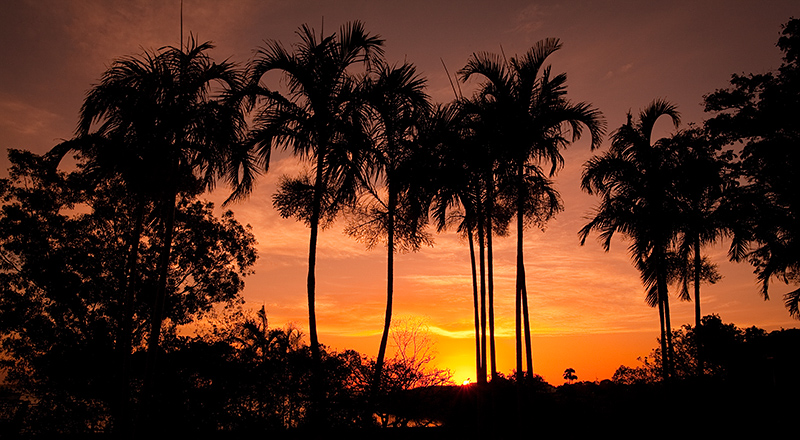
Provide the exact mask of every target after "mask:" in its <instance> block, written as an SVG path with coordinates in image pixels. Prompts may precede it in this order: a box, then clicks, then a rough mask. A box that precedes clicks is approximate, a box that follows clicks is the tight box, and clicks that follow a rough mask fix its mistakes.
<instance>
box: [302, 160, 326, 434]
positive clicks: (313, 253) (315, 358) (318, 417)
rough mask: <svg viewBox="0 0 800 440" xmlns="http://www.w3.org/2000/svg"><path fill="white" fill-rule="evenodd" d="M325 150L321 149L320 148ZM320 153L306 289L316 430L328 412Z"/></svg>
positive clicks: (310, 418)
mask: <svg viewBox="0 0 800 440" xmlns="http://www.w3.org/2000/svg"><path fill="white" fill-rule="evenodd" d="M319 150H322V146H319ZM319 150H318V151H317V170H316V180H315V182H314V198H313V201H312V206H311V218H310V219H309V220H310V221H309V223H310V229H311V233H310V236H309V243H308V277H307V280H306V288H307V293H308V334H309V339H310V344H311V385H310V387H311V391H310V393H311V402H310V405H311V408H310V409H309V411H308V416H307V417H308V423H309V425H310V426H311V427H312V428H313V429H319V428H321V427H322V425H321V424H322V418H323V415H324V414H325V412H324V411H323V409H322V408H321V406H322V405H323V404H324V402H323V397H322V396H323V392H322V386H323V378H322V355H321V353H320V347H319V339H318V337H317V313H316V307H315V304H316V267H317V236H318V234H319V218H320V211H321V209H322V191H323V189H324V182H323V177H324V176H323V173H322V170H323V160H324V152H323V151H319Z"/></svg>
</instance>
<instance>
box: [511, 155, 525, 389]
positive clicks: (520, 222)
mask: <svg viewBox="0 0 800 440" xmlns="http://www.w3.org/2000/svg"><path fill="white" fill-rule="evenodd" d="M522 179H523V164H522V163H519V164H517V185H518V186H517V188H518V192H517V284H516V298H515V302H516V304H515V312H514V324H515V329H514V330H515V337H516V361H517V363H516V367H517V383H518V384H519V385H520V386H522V380H523V378H524V374H523V370H522V292H523V290H525V263H524V260H523V255H522V236H523V235H522V229H523V227H524V226H525V224H524V204H523V200H522V194H521V191H522V186H523V181H522Z"/></svg>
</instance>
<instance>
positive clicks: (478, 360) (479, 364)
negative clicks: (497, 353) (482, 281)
mask: <svg viewBox="0 0 800 440" xmlns="http://www.w3.org/2000/svg"><path fill="white" fill-rule="evenodd" d="M469 221H470V220H468V222H469ZM472 229H473V228H472V224H471V223H467V234H468V238H469V257H470V258H469V260H470V265H471V266H472V309H473V310H474V311H475V368H476V372H475V380H480V377H481V372H483V376H486V373H485V370H486V367H485V366H484V365H483V356H482V355H481V324H480V323H481V319H480V309H479V308H478V307H479V306H478V273H477V272H478V268H477V264H476V263H475V236H474V234H473V233H472Z"/></svg>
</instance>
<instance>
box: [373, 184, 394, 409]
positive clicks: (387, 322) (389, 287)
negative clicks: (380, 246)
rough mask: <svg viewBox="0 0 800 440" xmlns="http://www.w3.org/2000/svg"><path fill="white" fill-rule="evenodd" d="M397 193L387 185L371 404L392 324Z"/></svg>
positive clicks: (377, 385) (375, 394) (377, 384)
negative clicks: (382, 302)
mask: <svg viewBox="0 0 800 440" xmlns="http://www.w3.org/2000/svg"><path fill="white" fill-rule="evenodd" d="M396 203H397V195H396V194H395V192H394V189H393V187H392V185H391V184H390V185H389V205H388V209H387V211H388V212H387V219H386V220H387V225H386V227H387V228H386V229H387V231H386V232H387V246H386V247H387V250H386V315H385V317H384V321H383V335H382V336H381V344H380V348H378V359H377V360H376V361H375V373H374V377H373V378H372V397H373V399H372V402H371V403H372V404H374V402H375V400H374V399H375V398H376V397H377V396H378V393H379V391H380V387H381V376H382V373H383V360H384V357H385V356H386V344H387V342H388V341H389V328H390V327H391V325H392V297H393V295H394V215H395V204H396Z"/></svg>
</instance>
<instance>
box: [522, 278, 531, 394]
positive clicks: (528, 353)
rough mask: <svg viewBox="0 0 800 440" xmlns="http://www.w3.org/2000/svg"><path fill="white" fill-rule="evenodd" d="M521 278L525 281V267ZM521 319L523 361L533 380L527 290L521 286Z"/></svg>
mask: <svg viewBox="0 0 800 440" xmlns="http://www.w3.org/2000/svg"><path fill="white" fill-rule="evenodd" d="M522 278H523V280H524V279H525V267H524V266H523V267H522ZM522 317H523V321H524V322H523V324H524V326H525V327H524V329H525V361H526V362H527V366H528V379H533V348H532V345H531V322H530V318H529V315H528V288H527V286H525V284H524V283H523V284H522Z"/></svg>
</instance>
